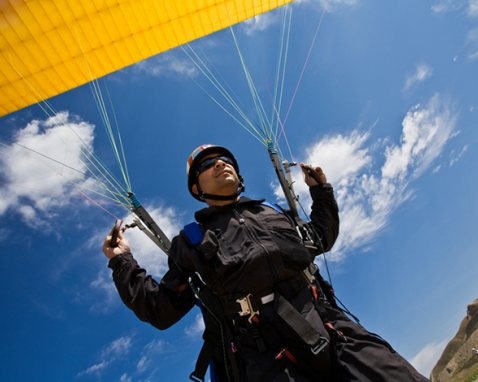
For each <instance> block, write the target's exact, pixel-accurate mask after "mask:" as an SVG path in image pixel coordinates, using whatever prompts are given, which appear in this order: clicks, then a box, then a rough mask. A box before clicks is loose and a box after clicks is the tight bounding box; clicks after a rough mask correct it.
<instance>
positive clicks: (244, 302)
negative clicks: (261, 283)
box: [236, 293, 259, 324]
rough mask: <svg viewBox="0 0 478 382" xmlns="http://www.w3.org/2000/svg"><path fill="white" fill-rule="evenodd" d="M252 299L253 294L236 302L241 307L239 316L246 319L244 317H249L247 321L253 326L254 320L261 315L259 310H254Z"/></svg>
mask: <svg viewBox="0 0 478 382" xmlns="http://www.w3.org/2000/svg"><path fill="white" fill-rule="evenodd" d="M251 297H252V294H251V293H249V294H248V295H247V296H246V297H243V298H239V299H237V300H236V302H237V303H238V304H239V305H241V311H240V312H239V316H241V317H244V316H249V318H248V319H247V320H248V321H249V323H251V324H252V319H253V318H254V317H255V316H257V315H259V311H258V310H254V307H253V306H252V302H251Z"/></svg>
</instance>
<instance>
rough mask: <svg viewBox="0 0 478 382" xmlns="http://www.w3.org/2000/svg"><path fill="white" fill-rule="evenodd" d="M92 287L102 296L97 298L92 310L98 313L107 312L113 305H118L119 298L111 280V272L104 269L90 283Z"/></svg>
mask: <svg viewBox="0 0 478 382" xmlns="http://www.w3.org/2000/svg"><path fill="white" fill-rule="evenodd" d="M90 288H91V289H92V290H94V291H95V292H96V294H99V295H101V296H102V298H95V299H94V300H93V303H92V305H91V306H90V310H91V311H92V312H96V313H107V312H109V311H110V310H111V308H112V307H113V306H116V305H117V303H118V301H119V298H118V292H117V291H116V288H115V285H114V283H113V281H112V280H111V272H110V271H109V269H108V270H106V269H103V270H101V271H100V273H98V276H97V277H96V279H94V280H93V281H92V282H91V283H90Z"/></svg>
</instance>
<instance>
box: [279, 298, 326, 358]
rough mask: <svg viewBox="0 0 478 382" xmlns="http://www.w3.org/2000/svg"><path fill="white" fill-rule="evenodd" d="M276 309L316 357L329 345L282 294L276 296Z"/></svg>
mask: <svg viewBox="0 0 478 382" xmlns="http://www.w3.org/2000/svg"><path fill="white" fill-rule="evenodd" d="M275 309H276V312H277V314H278V315H279V316H280V317H281V318H282V319H283V320H284V321H285V322H286V323H287V324H288V325H289V326H290V327H291V328H292V329H293V330H294V331H295V332H296V333H297V334H298V335H299V337H300V338H301V339H302V341H304V342H305V343H306V344H307V345H309V347H310V350H311V352H312V353H313V354H314V355H317V354H319V353H320V352H321V351H322V350H324V348H325V347H326V346H327V345H328V343H329V340H328V339H327V338H325V337H323V336H321V335H320V333H319V332H318V331H317V330H316V329H315V328H313V327H312V326H311V325H310V324H309V322H308V321H307V320H306V319H305V318H304V317H303V316H302V315H301V314H300V313H299V312H298V311H297V309H295V308H294V306H293V305H292V304H291V303H290V302H289V301H287V300H286V299H285V298H284V297H282V296H281V295H280V294H278V293H277V294H276V298H275Z"/></svg>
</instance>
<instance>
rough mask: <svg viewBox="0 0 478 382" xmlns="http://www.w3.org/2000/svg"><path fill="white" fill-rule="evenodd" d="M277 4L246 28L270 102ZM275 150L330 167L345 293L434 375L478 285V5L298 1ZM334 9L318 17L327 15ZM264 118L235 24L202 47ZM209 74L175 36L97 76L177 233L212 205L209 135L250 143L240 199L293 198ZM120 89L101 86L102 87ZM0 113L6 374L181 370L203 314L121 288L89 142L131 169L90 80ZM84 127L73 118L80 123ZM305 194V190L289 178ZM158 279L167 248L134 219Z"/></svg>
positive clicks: (241, 147)
mask: <svg viewBox="0 0 478 382" xmlns="http://www.w3.org/2000/svg"><path fill="white" fill-rule="evenodd" d="M282 12H283V10H278V11H275V12H271V13H268V14H266V15H264V16H261V17H258V18H256V19H254V20H251V21H249V22H247V23H242V24H240V25H238V26H236V27H235V29H234V30H235V33H236V36H237V38H238V40H239V44H240V46H241V50H242V52H243V54H244V57H245V59H246V62H247V65H248V68H249V70H250V72H251V74H252V76H253V78H254V81H255V84H256V86H257V88H258V91H259V92H260V94H261V97H262V98H263V100H264V102H265V104H267V105H269V104H270V100H271V98H272V95H271V94H272V92H273V86H274V85H273V84H274V78H275V77H274V75H275V71H276V64H277V52H278V46H279V43H280V40H279V36H280V25H281V18H282V14H283V13H282ZM292 13H293V18H292V27H291V35H290V44H289V56H288V61H287V72H286V76H285V83H284V106H283V110H282V114H281V118H282V119H283V120H285V115H286V111H287V109H288V107H289V105H290V102H291V99H292V98H293V96H294V92H295V89H296V87H297V83H298V79H299V77H300V75H301V71H302V68H303V67H304V62H305V61H306V57H307V55H308V51H309V47H310V43H311V41H312V39H313V37H314V33H315V31H316V28H317V27H319V32H318V34H317V39H316V41H315V44H314V46H313V50H312V51H311V54H310V57H309V59H308V61H307V66H306V68H305V71H304V74H303V77H302V81H301V82H300V86H299V87H298V91H297V93H296V96H295V97H294V102H293V104H292V107H291V109H290V113H289V114H288V116H287V120H286V124H285V134H282V135H283V137H282V140H281V147H282V149H283V152H284V154H285V155H286V157H288V159H291V158H290V156H291V155H290V153H289V149H288V146H287V143H286V141H285V139H284V135H285V136H286V137H287V141H288V144H289V145H290V148H291V153H292V157H293V159H294V160H297V161H305V162H307V163H314V164H317V165H321V166H322V167H323V168H324V170H325V172H326V174H327V176H328V178H329V180H330V181H331V182H332V183H333V185H334V187H335V193H336V196H337V199H338V202H339V207H340V210H341V212H340V213H341V220H342V226H341V234H340V237H339V240H338V242H337V243H336V245H335V247H334V249H333V250H332V252H331V253H330V254H329V255H328V260H329V267H330V272H331V274H332V278H333V282H334V286H335V289H336V291H337V294H338V295H339V297H340V299H341V300H342V301H343V302H345V304H346V305H347V306H348V308H349V309H350V310H351V311H352V312H353V313H354V314H355V315H357V316H359V317H360V319H361V321H362V323H363V324H364V325H365V326H366V327H367V328H369V330H371V331H374V332H378V333H380V334H381V335H382V336H383V337H385V338H386V339H387V340H389V341H390V342H391V343H392V345H393V346H394V347H395V348H396V349H397V350H398V351H399V352H400V353H402V354H403V355H404V356H405V357H406V358H407V359H408V360H410V361H411V362H412V363H413V364H414V365H415V366H416V367H417V368H418V369H419V370H420V371H422V372H423V373H425V374H428V373H429V372H430V369H431V367H432V366H433V364H434V363H435V361H436V359H437V357H438V356H439V354H440V353H441V351H442V349H443V347H444V346H445V344H446V343H447V342H448V340H450V339H451V338H452V337H453V335H454V333H455V331H456V330H457V328H458V325H459V323H460V321H461V319H462V318H463V317H464V315H465V312H466V305H467V304H468V303H470V302H471V301H472V300H473V299H474V298H476V297H477V289H478V288H477V287H478V278H477V277H476V269H478V257H477V256H476V250H477V248H478V238H477V235H476V228H477V226H478V225H477V216H478V203H477V201H476V200H477V199H476V195H477V191H478V190H477V189H478V174H477V171H476V163H477V155H478V145H477V141H478V133H477V131H478V129H477V128H476V125H477V106H478V95H477V92H476V78H478V1H476V0H462V1H458V0H456V1H454V0H446V1H423V2H417V1H411V0H405V1H400V2H382V1H378V0H377V1H371V0H370V1H366V0H336V1H329V2H327V3H325V2H322V1H312V0H310V1H305V0H304V1H301V2H298V3H296V4H295V5H294V6H293V12H292ZM322 16H323V18H322ZM193 47H194V48H195V49H196V50H197V51H200V52H203V53H204V55H205V56H206V57H207V59H208V62H209V64H210V66H211V67H213V68H215V70H217V72H218V73H220V76H221V78H222V79H223V80H225V81H226V82H227V83H228V85H229V86H230V88H231V89H232V91H233V93H234V94H235V95H236V96H237V98H238V99H239V100H240V102H241V107H242V108H243V110H244V111H245V113H246V114H248V115H249V116H250V118H251V119H254V118H255V117H254V110H253V106H252V103H251V102H250V94H249V93H248V91H247V85H246V83H245V80H244V76H243V74H242V68H241V66H240V64H239V59H238V57H237V54H236V52H235V48H234V44H233V41H232V39H231V35H230V33H229V32H228V31H223V32H220V33H216V34H214V35H211V36H208V37H206V38H203V39H202V40H200V41H197V42H196V43H194V44H193ZM196 83H199V84H200V85H201V86H203V87H205V88H206V89H208V91H210V92H211V94H215V93H214V89H213V88H212V87H211V85H210V84H209V83H208V81H207V80H205V79H204V78H203V77H202V75H201V73H199V72H198V70H197V69H196V68H195V67H194V65H193V64H192V63H191V62H190V61H189V60H188V59H187V57H186V56H185V55H184V53H183V52H182V50H181V49H176V50H174V51H171V52H168V53H164V54H161V55H158V56H157V57H153V58H151V59H149V60H147V61H145V62H142V63H138V64H137V65H135V66H132V67H128V68H125V69H123V70H121V71H119V72H117V73H114V74H112V75H110V76H107V77H106V78H104V79H103V80H102V81H101V85H102V86H103V89H106V88H107V89H108V91H109V94H110V96H111V100H112V103H113V105H114V114H113V112H112V110H110V116H111V118H113V117H112V116H113V115H114V116H115V117H116V119H117V121H118V125H119V128H120V131H121V134H122V140H123V144H124V149H125V155H126V158H127V163H128V169H129V174H130V177H131V183H132V188H133V190H134V191H135V193H136V195H137V197H138V198H139V199H140V200H141V201H142V202H143V204H144V205H145V206H146V207H147V208H148V210H149V211H150V212H151V214H152V215H153V216H154V217H155V218H156V219H157V221H158V223H159V224H160V226H162V227H163V228H164V229H165V231H166V232H167V233H168V234H169V235H170V236H173V235H174V234H175V233H177V232H178V231H179V229H181V227H182V226H183V225H184V224H187V223H189V222H190V221H192V219H193V213H194V211H195V210H197V209H199V208H201V207H202V205H201V204H200V203H199V202H197V201H195V200H194V199H192V198H191V197H190V196H189V194H188V192H187V188H186V178H185V167H186V166H185V161H186V159H187V157H188V155H189V154H190V152H191V151H192V150H193V149H194V148H195V147H196V146H198V145H200V144H203V143H216V144H221V145H225V146H227V147H229V148H230V149H231V150H232V151H233V152H234V153H235V154H236V156H237V158H238V160H239V163H240V167H241V173H242V175H243V176H244V178H245V182H246V194H247V195H249V196H252V197H265V198H267V199H268V200H272V201H273V200H275V199H276V197H278V198H279V200H280V195H278V192H277V182H276V180H275V175H274V172H273V169H272V167H271V165H270V160H269V158H268V155H267V152H266V150H265V149H264V147H263V146H262V145H261V144H259V143H258V141H257V140H255V139H254V137H253V136H252V135H250V134H249V133H248V132H247V131H245V130H244V129H243V128H242V127H241V126H239V125H238V124H237V123H235V122H234V121H233V120H232V119H231V118H230V117H229V116H228V115H226V114H225V113H224V112H223V111H222V110H221V109H220V108H219V107H218V106H217V105H216V104H215V103H214V102H213V101H212V100H211V99H210V98H209V96H207V95H206V94H205V93H204V92H203V91H202V90H201V88H200V87H199V86H197V84H196ZM104 94H106V93H104ZM49 103H50V104H51V105H52V106H53V107H54V109H55V110H56V111H57V112H58V114H56V116H55V117H48V116H47V115H46V114H45V113H44V112H43V111H42V110H41V108H40V107H38V106H37V105H34V106H32V107H29V108H27V109H24V110H21V111H18V112H16V113H13V114H11V115H8V116H5V117H3V118H2V119H0V125H1V129H0V137H1V140H2V142H3V144H4V145H2V146H1V157H0V179H1V183H0V196H1V197H0V216H1V219H2V220H1V223H0V241H1V246H2V254H1V256H0V262H1V269H2V270H3V288H2V289H1V292H0V296H1V298H2V302H3V314H2V315H1V317H0V325H1V327H2V328H3V336H2V338H3V340H2V343H1V345H0V346H1V348H0V349H1V352H2V357H3V360H4V362H3V367H2V370H1V371H0V379H1V380H2V381H18V380H38V381H122V382H127V381H152V380H158V379H159V380H162V381H180V380H187V376H188V375H189V373H190V371H191V370H192V369H193V365H194V361H195V359H196V354H197V351H198V350H199V347H200V344H201V339H200V334H201V321H200V316H199V315H198V313H199V312H198V311H196V310H194V311H192V312H191V313H190V314H188V315H187V316H186V317H185V318H184V319H183V320H181V322H179V323H178V324H177V325H176V326H174V327H173V328H171V329H169V330H167V331H163V332H160V331H157V330H155V329H154V328H152V327H150V326H149V325H147V324H144V323H141V322H140V321H138V320H137V319H136V318H135V317H134V315H133V314H132V313H131V312H130V311H128V310H127V308H125V307H124V306H123V305H122V303H121V302H120V300H119V297H118V296H117V295H116V292H115V290H114V286H113V284H112V282H111V276H110V272H109V270H108V269H107V268H106V264H107V260H106V258H105V257H104V255H103V254H102V252H101V244H102V240H103V237H104V236H105V234H106V233H107V232H108V230H109V229H110V227H111V225H112V224H113V222H114V217H113V216H111V215H109V214H108V213H106V212H105V211H104V210H103V209H102V208H100V207H98V206H97V205H95V204H94V203H93V202H91V200H95V201H96V202H99V203H101V206H102V207H103V208H105V209H106V210H108V211H109V213H111V214H112V215H114V216H119V217H122V218H125V220H126V221H131V218H130V217H128V216H127V214H126V212H125V211H124V210H122V209H120V208H118V207H116V206H115V205H113V204H112V203H110V202H108V200H106V199H104V198H100V197H98V196H97V195H96V194H94V193H91V192H90V191H88V190H91V189H96V187H97V184H96V183H95V181H94V180H93V179H91V177H88V176H85V175H84V174H82V173H80V172H77V171H73V170H70V169H68V168H66V167H64V166H59V165H57V164H56V163H53V162H52V161H48V160H45V159H44V157H41V156H39V155H37V154H33V153H32V152H31V151H28V150H25V149H23V148H22V147H21V146H19V144H21V145H24V146H27V147H30V148H32V149H35V150H36V151H38V152H41V153H43V154H44V155H48V156H50V157H53V158H55V159H57V160H59V161H61V162H63V163H66V164H68V165H69V166H71V167H74V168H76V169H80V170H85V169H84V163H82V162H81V161H80V160H79V158H80V154H79V153H80V151H81V150H80V143H79V142H80V139H79V137H81V141H82V142H83V143H84V144H85V145H86V146H88V147H91V149H92V150H94V152H95V154H96V155H97V156H98V157H99V158H101V160H102V161H103V162H104V163H105V165H106V166H107V167H108V168H110V169H111V171H112V172H114V173H115V174H116V175H117V176H118V177H119V170H118V167H117V166H116V164H115V161H114V158H113V150H112V148H111V146H110V145H109V142H108V138H107V136H106V134H105V130H104V128H103V126H102V122H101V119H100V116H99V113H98V111H97V108H96V106H95V102H94V98H93V95H92V92H91V90H90V87H89V86H88V85H85V86H82V87H80V88H77V89H74V90H72V91H70V92H68V93H65V94H62V95H60V96H57V97H54V98H52V99H51V100H49ZM73 131H74V132H75V133H73ZM294 176H295V177H296V190H297V192H298V193H299V194H300V195H301V200H302V201H303V204H304V205H305V206H307V205H308V204H309V199H308V195H307V190H306V188H305V186H304V185H303V182H302V180H301V179H300V174H295V175H294ZM128 238H129V240H130V242H131V245H132V248H133V252H134V254H135V257H137V259H138V260H139V261H140V263H141V264H142V265H143V266H144V267H145V268H146V269H147V270H148V271H149V272H151V273H152V274H154V275H155V276H156V277H157V278H158V279H159V278H160V277H161V274H162V273H163V272H164V271H165V269H166V257H165V256H164V255H163V254H162V253H161V252H160V251H159V250H157V249H156V248H155V246H154V244H152V243H150V242H149V241H148V239H147V238H145V237H144V235H143V234H142V233H141V232H139V231H138V230H129V231H128Z"/></svg>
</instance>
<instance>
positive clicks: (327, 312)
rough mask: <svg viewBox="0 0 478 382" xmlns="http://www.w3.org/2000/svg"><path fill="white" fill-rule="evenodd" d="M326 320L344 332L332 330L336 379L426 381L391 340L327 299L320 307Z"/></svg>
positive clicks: (332, 352)
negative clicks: (359, 322)
mask: <svg viewBox="0 0 478 382" xmlns="http://www.w3.org/2000/svg"><path fill="white" fill-rule="evenodd" d="M319 312H320V315H321V317H322V318H323V320H324V321H328V322H330V323H331V324H332V325H333V327H334V328H335V329H336V330H337V331H340V332H341V333H343V335H344V337H343V338H342V337H341V336H339V335H338V334H337V333H335V334H334V333H332V334H331V341H332V342H331V348H330V352H331V358H332V362H333V365H332V369H333V370H334V379H333V381H334V382H352V381H357V382H359V381H360V382H365V381H370V382H418V381H420V382H423V381H428V379H427V378H425V377H424V376H423V375H421V374H420V373H418V372H417V371H416V370H415V369H414V368H413V366H412V365H410V364H409V363H408V362H407V361H406V360H405V359H404V358H403V357H402V356H401V355H400V354H398V353H397V352H396V351H395V350H394V349H393V348H392V347H391V346H390V344H389V343H388V342H386V341H385V340H384V339H382V338H381V337H380V336H378V335H376V334H374V333H371V332H368V331H367V330H365V328H363V327H362V326H361V325H359V324H357V323H356V322H354V321H352V320H350V319H349V318H348V316H347V315H346V314H345V313H343V312H341V311H339V310H337V309H334V308H332V307H331V306H330V305H329V304H328V303H327V302H325V303H323V304H322V305H321V306H320V307H319Z"/></svg>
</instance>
